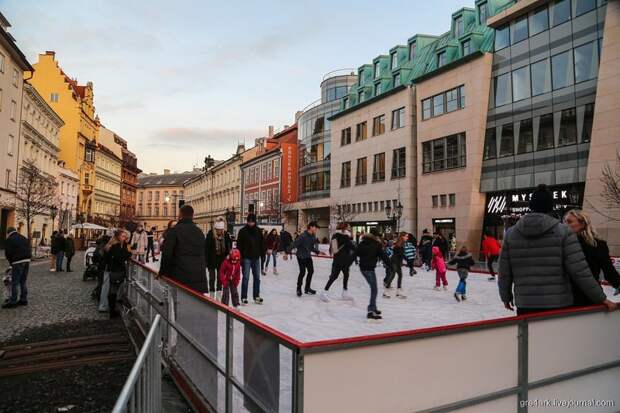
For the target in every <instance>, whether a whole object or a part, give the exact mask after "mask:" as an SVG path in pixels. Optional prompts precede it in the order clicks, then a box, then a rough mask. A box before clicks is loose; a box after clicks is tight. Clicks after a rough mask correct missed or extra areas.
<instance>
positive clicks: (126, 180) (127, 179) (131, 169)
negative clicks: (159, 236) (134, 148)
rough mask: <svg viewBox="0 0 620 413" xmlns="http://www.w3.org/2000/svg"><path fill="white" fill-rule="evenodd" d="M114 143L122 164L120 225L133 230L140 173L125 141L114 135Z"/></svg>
mask: <svg viewBox="0 0 620 413" xmlns="http://www.w3.org/2000/svg"><path fill="white" fill-rule="evenodd" d="M114 141H115V142H116V144H117V145H119V146H120V147H121V153H122V159H123V163H122V166H121V210H120V212H121V213H120V216H119V220H120V225H121V226H122V227H124V228H128V229H133V227H134V226H135V224H136V222H135V220H134V218H135V216H136V192H137V189H138V174H140V173H141V172H142V170H141V169H140V168H138V158H137V157H136V155H135V154H134V153H133V152H131V151H130V150H129V149H127V141H126V140H125V139H123V138H121V137H120V136H118V135H117V134H114Z"/></svg>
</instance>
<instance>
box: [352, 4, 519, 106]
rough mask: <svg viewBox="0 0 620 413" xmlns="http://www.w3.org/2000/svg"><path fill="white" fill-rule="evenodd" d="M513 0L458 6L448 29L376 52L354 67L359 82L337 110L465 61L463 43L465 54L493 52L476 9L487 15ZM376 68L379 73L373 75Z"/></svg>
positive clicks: (490, 37)
mask: <svg viewBox="0 0 620 413" xmlns="http://www.w3.org/2000/svg"><path fill="white" fill-rule="evenodd" d="M514 2H515V0H476V8H475V9H472V8H467V7H464V8H461V9H459V10H457V11H455V12H454V13H453V14H452V19H451V22H450V31H448V32H446V33H444V34H442V35H440V36H433V35H425V34H416V35H415V36H413V37H411V38H409V40H408V41H407V46H402V45H398V46H394V47H393V48H391V49H390V53H389V55H380V56H377V57H376V58H375V59H373V62H372V64H364V65H362V66H360V67H359V68H358V76H359V81H358V83H357V84H355V85H353V86H351V88H350V89H349V93H348V94H347V95H346V96H345V97H344V98H342V100H341V105H340V110H341V111H342V110H345V109H348V108H352V107H353V106H356V105H358V104H360V103H362V102H364V101H367V100H369V99H371V98H374V97H377V96H379V95H381V94H383V93H386V92H389V91H390V90H392V89H393V88H395V87H398V86H399V85H411V84H414V83H416V81H419V80H422V79H426V78H428V77H429V76H432V75H433V73H434V72H437V73H440V72H441V70H438V69H441V68H442V67H445V66H448V65H449V66H450V67H453V66H454V65H456V64H458V62H459V61H460V60H463V62H465V61H468V60H469V58H467V55H464V53H463V43H464V42H467V41H469V55H472V54H476V55H479V54H481V53H487V52H492V51H493V44H494V39H495V30H494V29H493V28H491V27H487V25H486V22H480V9H481V8H482V7H486V10H487V12H486V14H487V18H488V17H491V16H494V15H495V14H497V13H499V12H500V11H502V10H504V9H506V8H507V7H509V6H511V5H512V4H514ZM457 19H460V20H459V21H461V22H462V26H460V27H462V30H461V33H457V24H456V22H457ZM413 43H414V44H415V56H414V58H413V60H412V59H411V58H410V50H411V45H412V44H413ZM393 53H396V54H397V56H398V57H397V60H398V64H397V66H395V67H392V54H393ZM441 53H445V54H444V55H443V56H445V60H444V63H443V65H442V66H439V55H440V54H441ZM470 57H471V56H470ZM375 67H378V70H379V74H378V75H376V74H375Z"/></svg>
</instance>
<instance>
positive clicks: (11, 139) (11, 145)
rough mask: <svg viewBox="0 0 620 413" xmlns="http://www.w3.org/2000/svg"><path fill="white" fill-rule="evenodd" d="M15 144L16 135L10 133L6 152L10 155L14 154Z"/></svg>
mask: <svg viewBox="0 0 620 413" xmlns="http://www.w3.org/2000/svg"><path fill="white" fill-rule="evenodd" d="M14 146H15V136H13V135H9V141H8V145H7V150H6V153H7V154H8V155H10V156H13V148H14Z"/></svg>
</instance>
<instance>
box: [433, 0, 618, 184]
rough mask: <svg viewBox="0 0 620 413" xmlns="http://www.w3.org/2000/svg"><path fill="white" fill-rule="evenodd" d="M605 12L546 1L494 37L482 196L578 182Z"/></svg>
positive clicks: (585, 2)
mask: <svg viewBox="0 0 620 413" xmlns="http://www.w3.org/2000/svg"><path fill="white" fill-rule="evenodd" d="M605 7H606V3H605V2H600V1H599V2H598V4H597V2H596V0H556V1H551V2H549V3H548V4H546V5H544V6H542V7H539V8H536V9H534V10H531V11H528V12H527V13H525V14H524V15H520V16H515V18H514V19H513V20H512V21H511V22H510V23H508V24H506V25H504V26H502V27H500V28H497V29H496V30H495V51H494V55H493V66H492V82H491V92H490V93H491V96H490V99H489V112H488V114H487V128H486V134H485V142H484V150H483V164H482V176H481V183H480V187H481V191H482V192H494V191H505V190H514V189H520V188H532V187H535V186H536V185H538V184H543V183H544V184H547V185H565V184H577V183H581V182H584V181H585V173H586V167H587V159H588V152H589V141H590V137H591V133H592V119H593V113H594V100H595V97H596V80H597V76H598V66H599V65H598V62H599V58H600V56H599V54H600V53H599V51H600V47H601V41H602V37H603V25H604V18H605ZM432 108H433V106H432V105H431V107H429V108H428V109H429V110H432ZM423 109H424V108H423ZM441 150H444V151H445V149H443V148H439V149H437V151H441ZM424 152H425V151H424V150H423V154H424ZM426 152H428V154H429V156H433V154H434V152H435V148H434V147H433V148H426ZM433 159H434V158H433ZM433 162H434V160H433ZM442 162H443V161H442ZM435 166H438V167H443V164H441V165H439V164H438V165H435V164H434V163H428V166H426V167H425V172H426V169H433V168H434V167H435ZM446 167H447V165H446Z"/></svg>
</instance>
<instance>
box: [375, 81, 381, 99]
mask: <svg viewBox="0 0 620 413" xmlns="http://www.w3.org/2000/svg"><path fill="white" fill-rule="evenodd" d="M380 94H381V84H380V83H377V84H376V85H375V91H374V95H375V96H378V95H380Z"/></svg>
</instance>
